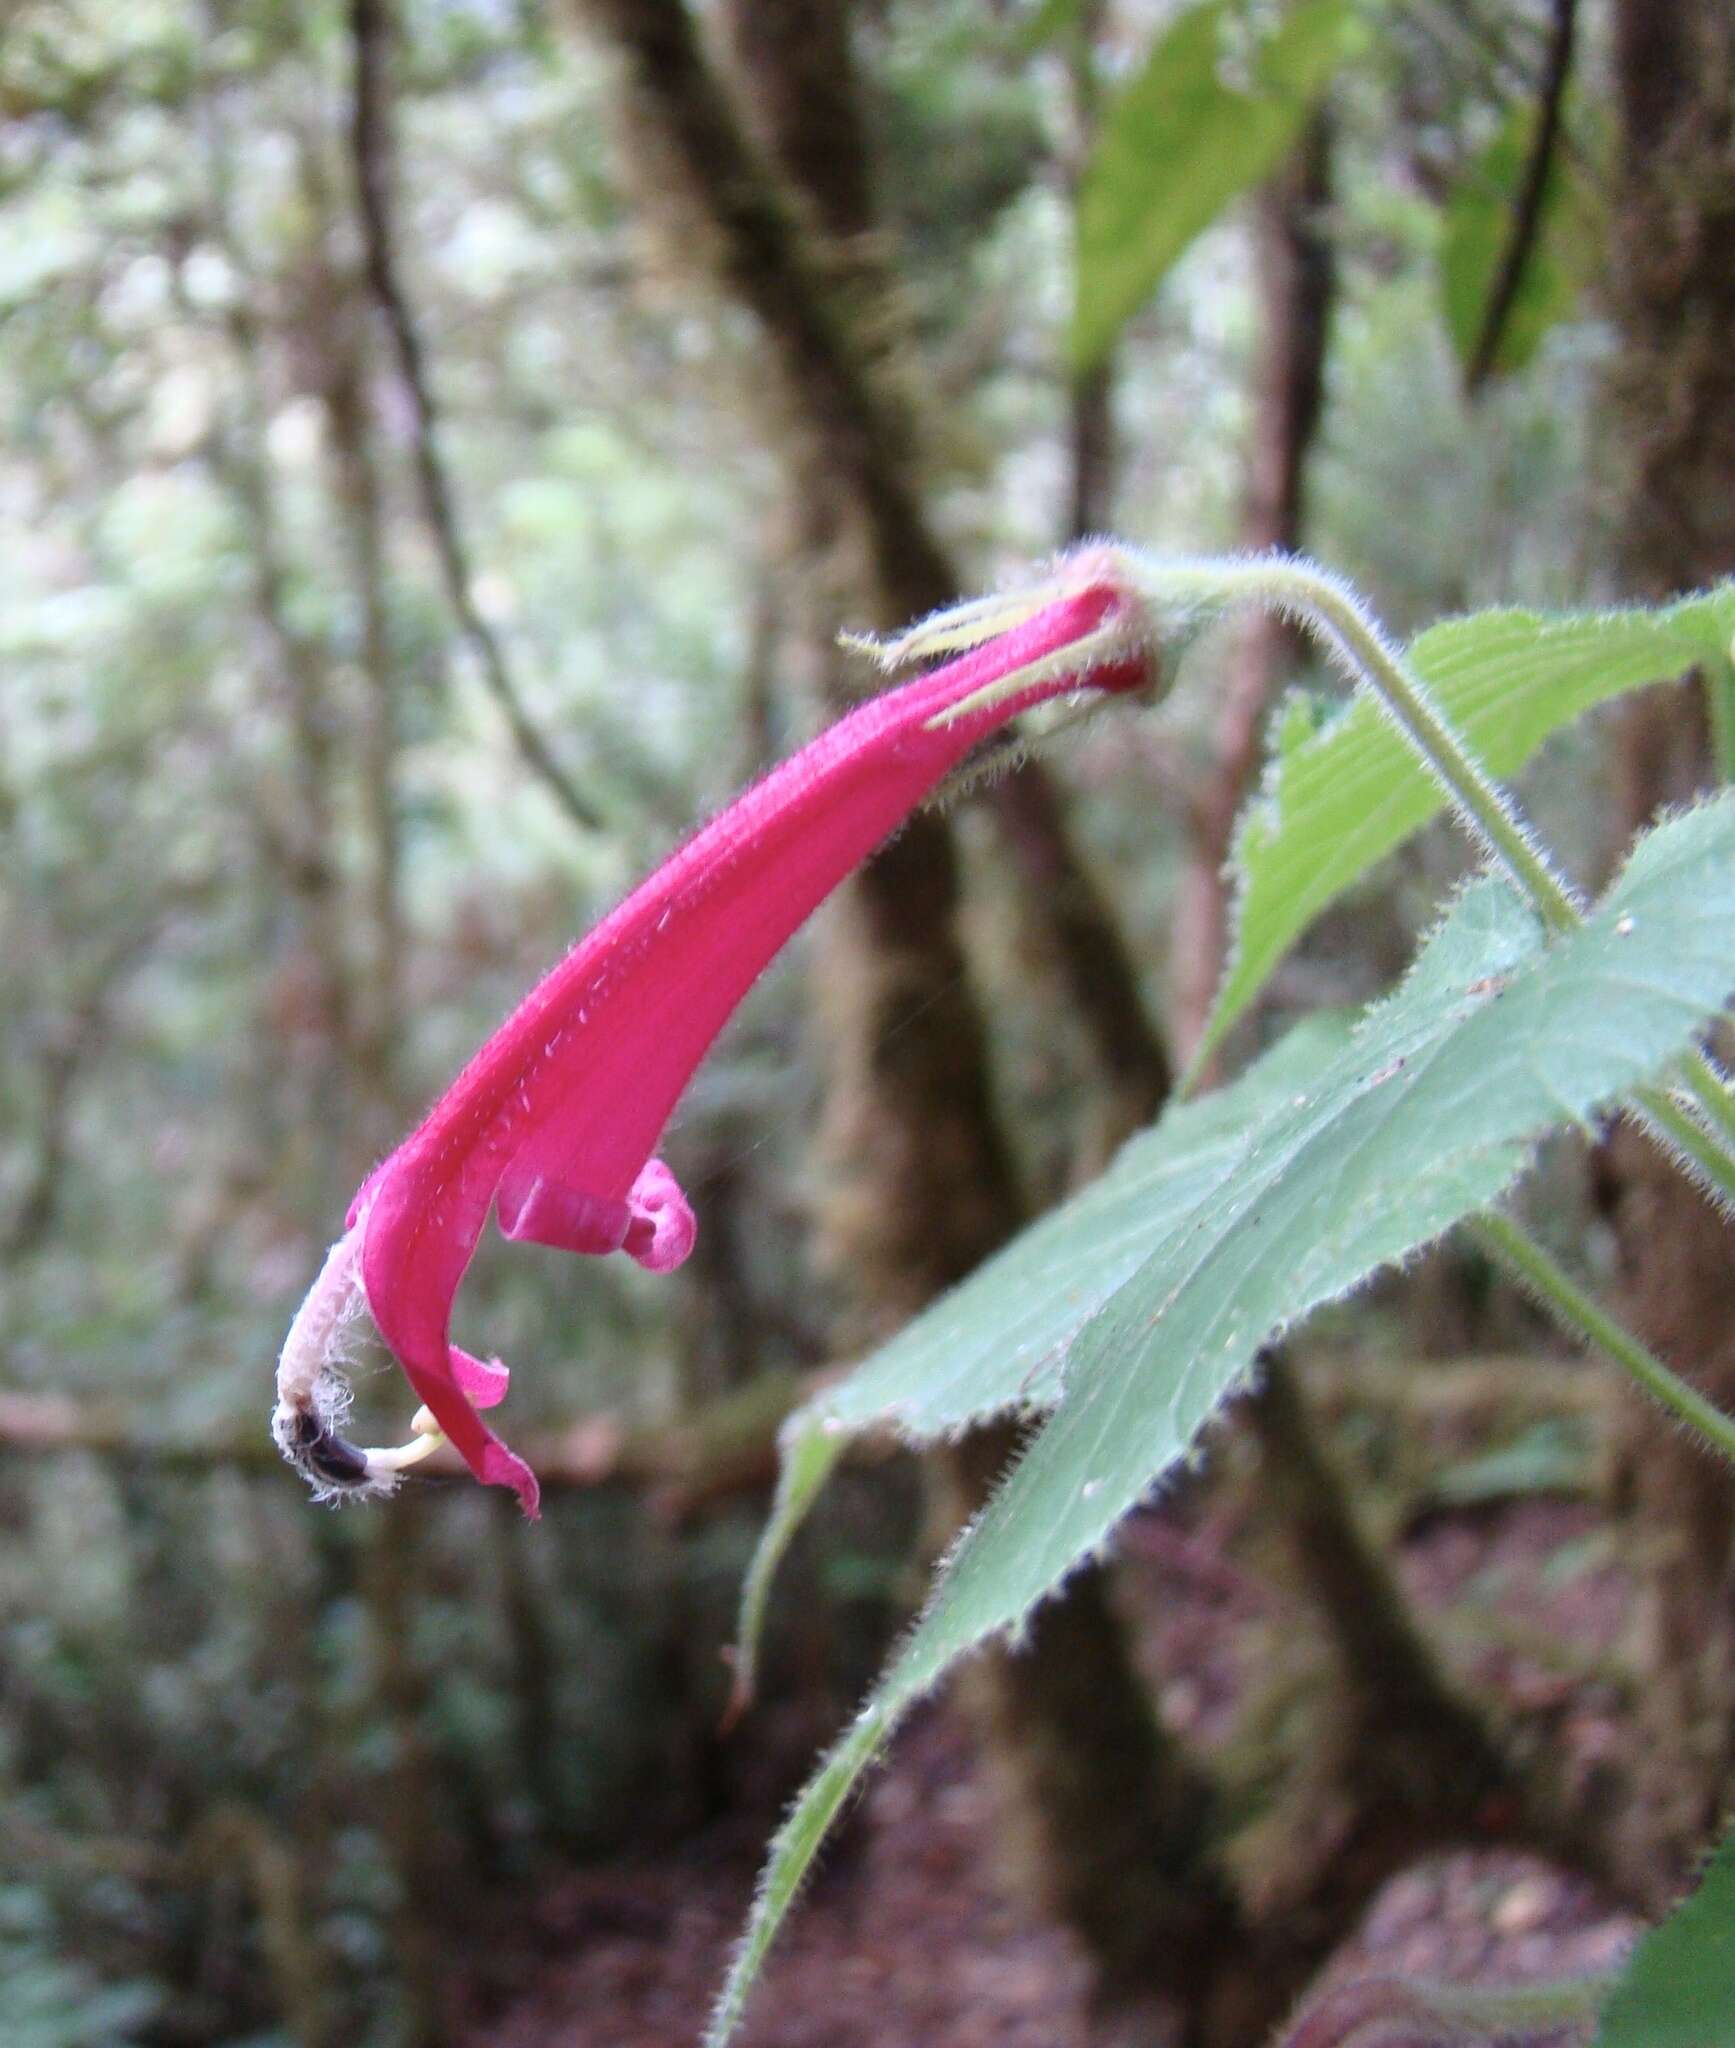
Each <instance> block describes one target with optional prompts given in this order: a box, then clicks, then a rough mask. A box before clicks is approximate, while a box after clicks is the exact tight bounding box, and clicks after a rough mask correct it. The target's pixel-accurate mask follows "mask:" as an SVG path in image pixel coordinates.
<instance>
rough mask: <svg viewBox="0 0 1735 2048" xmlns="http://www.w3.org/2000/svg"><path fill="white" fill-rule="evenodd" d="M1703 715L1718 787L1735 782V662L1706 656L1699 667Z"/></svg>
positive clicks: (1726, 658)
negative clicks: (1703, 704) (1706, 724)
mask: <svg viewBox="0 0 1735 2048" xmlns="http://www.w3.org/2000/svg"><path fill="white" fill-rule="evenodd" d="M1700 673H1701V675H1702V676H1703V677H1704V682H1705V714H1706V718H1707V721H1708V722H1709V724H1710V727H1711V765H1712V766H1713V767H1714V768H1715V769H1716V771H1717V780H1718V781H1719V782H1721V783H1730V782H1735V661H1731V660H1730V659H1729V657H1728V656H1727V655H1719V656H1715V657H1713V656H1710V655H1707V656H1706V657H1705V658H1704V659H1703V660H1702V661H1701V663H1700Z"/></svg>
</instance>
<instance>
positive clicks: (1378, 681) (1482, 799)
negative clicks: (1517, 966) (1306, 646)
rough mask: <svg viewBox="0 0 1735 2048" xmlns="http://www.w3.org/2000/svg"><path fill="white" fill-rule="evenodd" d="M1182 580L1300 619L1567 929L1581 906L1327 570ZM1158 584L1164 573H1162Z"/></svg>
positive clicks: (1192, 570) (1222, 565)
mask: <svg viewBox="0 0 1735 2048" xmlns="http://www.w3.org/2000/svg"><path fill="white" fill-rule="evenodd" d="M1180 574H1181V577H1182V578H1183V579H1184V583H1185V584H1186V585H1191V586H1194V587H1195V588H1198V589H1199V590H1200V591H1201V594H1202V593H1203V591H1204V590H1205V589H1206V588H1208V587H1209V586H1210V585H1215V587H1216V590H1217V593H1218V595H1219V597H1220V598H1222V597H1228V598H1233V597H1236V596H1245V597H1250V598H1254V599H1261V600H1263V601H1264V602H1265V603H1267V604H1269V605H1272V606H1274V607H1275V608H1277V609H1278V610H1280V611H1286V612H1290V613H1292V614H1294V615H1295V616H1296V617H1298V618H1300V619H1301V620H1302V621H1303V622H1304V623H1305V624H1306V625H1308V626H1309V627H1310V628H1311V629H1312V630H1313V631H1314V632H1315V633H1316V634H1318V635H1319V636H1320V637H1322V638H1323V639H1324V640H1325V641H1326V642H1327V643H1328V644H1329V645H1331V646H1333V647H1334V648H1335V649H1336V650H1337V651H1338V652H1339V653H1340V654H1341V655H1342V656H1343V657H1344V658H1345V659H1346V661H1347V663H1348V665H1349V667H1350V669H1351V670H1352V672H1353V673H1354V674H1355V675H1357V676H1359V677H1360V678H1362V679H1363V680H1364V681H1365V682H1366V683H1367V684H1368V685H1369V687H1370V688H1371V689H1372V690H1373V691H1374V693H1375V695H1376V696H1377V697H1378V698H1379V700H1380V703H1381V704H1382V706H1383V707H1384V709H1385V710H1386V712H1387V713H1388V714H1389V715H1390V717H1391V718H1392V719H1393V720H1394V721H1395V723H1396V724H1397V725H1398V727H1399V729H1400V730H1401V731H1402V732H1403V733H1404V735H1405V737H1406V738H1407V739H1408V740H1409V742H1410V744H1411V745H1412V746H1413V747H1414V748H1415V749H1416V751H1417V753H1419V754H1420V755H1421V756H1422V758H1423V760H1424V761H1425V762H1426V764H1427V766H1428V767H1429V769H1430V770H1431V771H1432V772H1433V775H1434V777H1435V779H1436V780H1437V781H1438V782H1439V783H1440V784H1441V785H1442V786H1443V787H1444V788H1445V790H1446V791H1447V793H1448V794H1449V795H1450V796H1451V797H1452V798H1453V800H1454V801H1455V802H1456V804H1457V805H1458V808H1459V811H1460V812H1461V814H1462V816H1463V818H1464V821H1465V823H1466V824H1467V825H1468V826H1469V827H1470V829H1471V830H1472V831H1473V832H1474V833H1475V834H1476V836H1477V837H1478V838H1479V839H1480V840H1481V841H1482V842H1483V844H1484V845H1485V846H1486V847H1487V849H1488V851H1489V852H1490V853H1492V854H1493V855H1494V857H1495V859H1496V860H1498V861H1499V862H1500V864H1501V865H1502V866H1503V867H1504V868H1505V869H1506V870H1507V872H1508V873H1509V874H1510V875H1511V876H1512V879H1513V880H1514V881H1515V882H1516V883H1517V884H1518V886H1519V888H1520V889H1521V890H1523V892H1524V894H1525V895H1526V896H1527V897H1529V899H1530V901H1531V902H1532V903H1533V904H1534V905H1535V906H1536V910H1537V914H1538V915H1539V916H1540V917H1541V919H1542V921H1543V923H1544V924H1545V925H1547V927H1548V929H1549V930H1550V931H1554V932H1564V931H1571V930H1572V929H1573V927H1574V926H1576V925H1579V924H1582V923H1583V921H1584V913H1583V911H1582V910H1581V909H1580V907H1579V903H1578V900H1577V898H1576V897H1575V896H1574V894H1573V892H1572V890H1571V889H1570V888H1569V887H1568V886H1567V884H1566V883H1565V882H1564V881H1563V880H1562V879H1561V877H1560V876H1559V875H1558V874H1557V873H1556V872H1555V869H1554V865H1553V863H1552V862H1551V861H1550V860H1549V858H1548V856H1547V855H1546V854H1545V853H1544V852H1543V851H1542V849H1541V848H1540V847H1539V846H1538V845H1537V844H1536V842H1535V840H1534V839H1533V838H1532V837H1531V835H1530V832H1529V831H1528V829H1527V828H1526V826H1525V824H1524V821H1523V819H1522V818H1521V817H1520V816H1519V814H1518V810H1517V807H1516V805H1514V803H1513V801H1512V799H1511V798H1510V797H1509V796H1508V795H1507V794H1506V792H1505V790H1503V789H1502V788H1501V787H1500V785H1499V784H1498V783H1497V782H1496V781H1495V780H1494V778H1493V777H1492V776H1491V775H1490V774H1489V773H1488V771H1487V770H1486V769H1485V768H1484V767H1483V766H1482V764H1481V762H1480V761H1478V760H1477V759H1476V757H1475V755H1474V754H1472V753H1471V751H1470V749H1469V747H1468V746H1467V745H1466V744H1465V743H1464V741H1463V740H1461V739H1460V738H1459V737H1458V735H1457V734H1456V733H1455V732H1454V731H1453V730H1452V727H1451V725H1450V724H1449V723H1448V721H1447V719H1446V718H1445V716H1444V714H1443V713H1442V712H1441V711H1440V709H1439V707H1438V706H1437V705H1436V704H1435V702H1434V700H1433V698H1432V697H1431V696H1430V695H1429V693H1428V688H1427V685H1426V684H1425V683H1424V682H1423V681H1422V679H1421V677H1420V676H1418V675H1417V674H1416V673H1415V671H1414V670H1413V669H1412V668H1411V667H1410V666H1409V664H1408V663H1407V662H1406V661H1405V660H1404V658H1403V656H1402V655H1401V654H1400V653H1399V652H1398V650H1397V649H1396V648H1395V647H1394V646H1393V645H1392V644H1391V642H1390V641H1389V640H1388V639H1387V638H1386V636H1385V634H1384V633H1383V632H1381V630H1380V628H1379V626H1378V625H1377V624H1376V623H1375V621H1374V619H1373V618H1372V616H1371V615H1370V614H1369V613H1368V612H1367V611H1366V610H1365V609H1364V608H1363V606H1362V605H1361V603H1360V602H1359V601H1358V599H1357V598H1356V597H1354V596H1353V595H1352V593H1351V592H1350V591H1349V590H1347V589H1346V588H1345V587H1344V586H1343V585H1342V584H1341V583H1339V582H1337V581H1336V580H1335V578H1333V577H1330V576H1327V575H1325V574H1324V573H1323V572H1322V571H1321V570H1318V569H1316V568H1314V567H1313V565H1312V564H1311V563H1309V562H1304V561H1300V560H1297V559H1296V558H1294V557H1292V556H1288V555H1259V556H1255V557H1253V558H1252V559H1251V560H1246V561H1235V560H1228V561H1221V562H1211V563H1209V564H1187V565H1184V566H1183V567H1182V568H1181V570H1180ZM1164 580H1165V582H1166V581H1167V580H1168V578H1167V574H1166V572H1165V575H1164Z"/></svg>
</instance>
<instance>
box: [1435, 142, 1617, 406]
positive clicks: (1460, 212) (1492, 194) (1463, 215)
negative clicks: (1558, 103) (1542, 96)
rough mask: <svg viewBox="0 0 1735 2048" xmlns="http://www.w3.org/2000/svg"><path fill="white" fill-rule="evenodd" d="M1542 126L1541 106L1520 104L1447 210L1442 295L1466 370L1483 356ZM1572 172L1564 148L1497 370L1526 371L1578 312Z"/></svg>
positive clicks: (1497, 354) (1557, 155) (1544, 202)
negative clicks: (1545, 341) (1550, 335)
mask: <svg viewBox="0 0 1735 2048" xmlns="http://www.w3.org/2000/svg"><path fill="white" fill-rule="evenodd" d="M1535 126H1536V110H1535V108H1534V107H1531V106H1523V107H1519V108H1517V109H1515V110H1514V112H1513V113H1512V115H1511V116H1510V117H1509V119H1508V120H1507V121H1506V123H1505V125H1504V126H1503V127H1502V128H1501V129H1500V132H1499V133H1498V134H1497V135H1496V136H1495V137H1494V140H1493V141H1492V142H1491V143H1490V144H1489V145H1488V147H1487V148H1486V149H1485V150H1484V151H1483V152H1482V154H1481V156H1480V157H1478V158H1477V159H1476V161H1475V162H1474V163H1473V164H1471V165H1470V167H1469V168H1468V170H1467V171H1466V172H1465V174H1464V176H1463V178H1462V180H1461V181H1460V183H1459V186H1458V189H1457V191H1456V192H1455V193H1454V194H1453V195H1452V200H1451V204H1450V205H1449V206H1448V207H1447V209H1446V221H1445V232H1444V234H1443V236H1442V238H1441V242H1440V299H1441V306H1442V309H1443V311H1444V313H1445V316H1446V327H1447V331H1448V332H1449V333H1450V335H1451V337H1452V346H1453V348H1454V349H1455V350H1456V352H1457V356H1458V361H1459V362H1460V364H1461V365H1462V366H1463V367H1464V368H1465V369H1466V370H1468V369H1469V367H1470V365H1471V363H1472V362H1473V361H1474V360H1475V355H1476V349H1477V344H1478V343H1479V342H1480V340H1481V337H1482V325H1483V322H1484V320H1485V319H1486V318H1487V313H1488V306H1489V303H1490V301H1491V299H1492V298H1493V294H1494V289H1495V282H1496V278H1497V276H1498V273H1499V270H1500V266H1501V263H1502V262H1503V260H1504V258H1505V255H1506V249H1507V245H1508V243H1509V242H1510V240H1511V237H1512V223H1513V211H1514V208H1515V207H1516V205H1517V201H1518V195H1519V190H1520V187H1521V186H1522V184H1523V181H1524V171H1525V165H1526V163H1527V162H1528V160H1529V155H1530V139H1531V135H1532V133H1533V132H1534V130H1535ZM1571 172H1572V160H1571V159H1570V158H1564V159H1563V157H1562V154H1561V153H1560V152H1559V151H1557V152H1556V153H1555V157H1554V161H1553V163H1552V164H1551V166H1550V171H1549V178H1548V184H1547V187H1546V189H1545V191H1544V194H1543V200H1542V210H1541V215H1540V218H1539V220H1538V223H1537V232H1536V238H1535V240H1534V241H1533V243H1532V244H1531V248H1530V253H1529V255H1528V257H1527V258H1526V259H1525V264H1524V272H1523V275H1522V277H1521V278H1520V279H1519V284H1518V290H1517V294H1516V296H1515V297H1514V299H1513V301H1512V305H1511V308H1510V310H1509V311H1508V313H1507V316H1506V322H1505V327H1504V330H1503V332H1502V334H1501V339H1500V346H1499V348H1498V349H1497V350H1496V351H1495V355H1494V361H1493V364H1492V367H1493V368H1494V369H1495V370H1498V371H1502V372H1511V371H1514V370H1521V369H1523V368H1524V366H1525V364H1526V363H1528V362H1529V361H1530V359H1531V358H1532V357H1533V356H1534V355H1535V353H1536V351H1537V349H1538V347H1539V346H1540V345H1541V342H1542V337H1543V336H1544V335H1545V334H1546V333H1547V332H1548V330H1549V328H1550V327H1552V326H1553V325H1554V324H1555V322H1556V321H1558V320H1562V319H1564V318H1565V317H1566V315H1567V314H1568V313H1569V312H1570V311H1571V310H1572V305H1573V301H1574V300H1575V298H1576V297H1577V295H1578V278H1577V275H1576V270H1575V266H1574V264H1573V262H1572V261H1571V248H1570V238H1569V234H1568V229H1569V226H1570V222H1571V218H1572V216H1573V214H1574V211H1575V206H1576V196H1575V195H1574V194H1573V193H1571V192H1570V191H1569V190H1568V180H1569V177H1570V175H1571ZM1578 210H1582V209H1581V208H1578Z"/></svg>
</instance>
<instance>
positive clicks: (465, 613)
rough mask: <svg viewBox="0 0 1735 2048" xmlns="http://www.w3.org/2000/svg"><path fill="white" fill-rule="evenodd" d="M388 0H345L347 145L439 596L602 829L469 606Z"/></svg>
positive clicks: (533, 760)
mask: <svg viewBox="0 0 1735 2048" xmlns="http://www.w3.org/2000/svg"><path fill="white" fill-rule="evenodd" d="M388 4H389V0H351V4H350V15H349V22H350V38H351V42H352V45H353V49H354V64H355V80H354V100H353V104H352V108H351V118H350V150H351V154H352V156H353V159H354V163H355V179H356V191H357V198H358V205H359V211H360V216H361V231H362V246H363V251H364V264H365V272H366V277H367V286H368V291H369V293H370V294H371V296H372V298H373V301H374V304H375V305H376V307H377V308H378V309H379V314H380V318H381V320H382V321H383V322H384V324H385V328H386V331H387V333H388V334H389V335H390V337H391V343H392V350H393V353H394V354H395V356H396V358H397V366H398V376H399V380H400V381H401V383H402V385H403V387H404V392H405V394H406V396H407V397H408V399H409V404H410V414H411V418H412V419H413V421H414V459H415V472H416V486H417V490H418V492H419V494H420V497H421V503H422V516H423V518H424V519H425V520H426V522H427V526H428V531H429V534H430V535H431V537H432V539H433V543H434V554H435V557H436V559H437V560H438V562H439V565H440V578H441V581H442V582H443V583H444V585H445V590H446V601H447V603H448V604H450V606H451V608H452V613H453V616H454V617H455V618H456V620H457V622H458V633H459V637H460V638H461V639H462V640H463V642H464V644H465V645H466V646H467V647H468V648H469V650H470V652H471V655H472V656H473V657H474V659H475V662H476V665H477V667H478V668H479V669H480V670H481V673H482V679H483V681H484V682H485V683H486V685H487V687H488V692H489V694H490V695H491V696H492V697H493V699H494V701H495V703H496V704H497V705H498V706H499V707H500V711H501V714H502V716H503V717H504V718H505V720H506V724H507V726H508V728H509V730H510V731H511V734H512V738H513V741H514V743H515V744H516V745H517V748H518V751H519V753H520V754H521V755H522V756H523V759H524V763H525V766H526V767H527V768H529V769H530V771H531V773H532V774H533V775H535V776H536V778H537V779H538V781H540V782H541V783H542V785H543V787H544V788H545V789H546V790H547V791H548V793H549V794H550V795H551V796H552V797H553V798H554V800H555V802H556V803H557V804H558V805H559V806H560V808H561V810H562V811H564V812H565V814H566V815H567V817H568V818H570V819H571V820H572V822H573V823H574V824H575V825H579V826H582V827H583V828H584V829H585V830H586V831H589V832H594V831H598V830H600V829H601V826H602V823H603V819H602V814H601V812H600V811H598V810H597V808H596V806H595V805H594V804H593V803H592V802H591V801H590V799H589V798H588V797H586V796H584V795H582V794H581V793H580V791H579V789H578V787H577V785H576V784H575V783H574V782H573V781H572V779H571V777H570V776H569V775H568V774H567V772H566V770H565V769H564V768H563V767H562V766H561V765H560V763H559V761H558V760H556V758H555V756H554V752H553V750H552V748H551V747H550V746H549V744H548V741H547V740H546V739H545V738H544V737H543V735H542V733H541V731H540V730H539V729H538V727H537V726H536V725H535V723H534V722H533V721H532V719H531V717H530V714H529V713H528V712H527V711H526V710H525V708H524V701H523V699H522V698H521V697H520V696H519V694H518V687H517V684H516V683H515V682H514V681H513V678H512V672H511V669H510V668H509V667H508V665H507V661H506V653H505V649H504V648H503V647H502V646H501V644H500V641H499V639H498V637H497V636H496V634H495V633H494V630H493V628H492V627H491V626H490V625H489V624H488V621H487V620H486V619H485V618H483V616H482V614H481V612H480V611H479V610H478V609H477V605H476V599H475V577H474V575H473V573H472V570H471V565H470V558H469V552H468V549H467V548H466V545H465V542H464V536H463V532H462V529H461V526H460V523H459V517H458V508H457V501H456V498H455V496H454V494H453V491H452V487H451V484H450V482H449V480H448V478H447V475H446V470H445V465H444V463H443V462H442V461H441V459H440V452H439V416H438V413H437V412H436V410H435V404H434V393H433V386H432V384H431V382H430V380H429V377H428V369H427V358H426V354H425V352H424V350H423V347H422V340H421V335H420V333H419V331H418V329H417V327H416V323H415V319H414V316H413V314H412V312H411V309H410V302H409V298H408V295H407V294H406V292H405V290H404V287H403V283H402V280H401V279H400V278H399V276H398V272H397V263H396V258H395V256H394V254H393V248H392V215H391V96H390V84H389V80H388V77H387V58H388V54H389V52H388V48H387V44H388V39H389V34H390V23H389V19H388V16H387V12H386V9H387V6H388Z"/></svg>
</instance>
